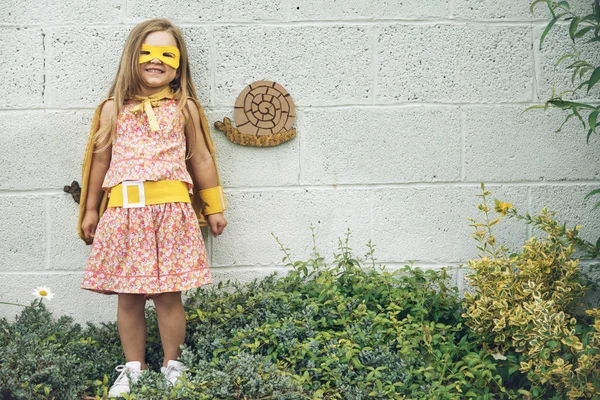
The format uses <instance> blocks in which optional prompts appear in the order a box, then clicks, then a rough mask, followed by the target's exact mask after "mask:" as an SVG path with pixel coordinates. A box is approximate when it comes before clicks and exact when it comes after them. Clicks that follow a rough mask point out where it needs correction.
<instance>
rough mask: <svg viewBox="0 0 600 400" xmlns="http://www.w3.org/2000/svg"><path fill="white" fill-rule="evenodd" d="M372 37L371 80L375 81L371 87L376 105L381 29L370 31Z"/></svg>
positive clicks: (372, 97) (376, 28) (373, 102)
mask: <svg viewBox="0 0 600 400" xmlns="http://www.w3.org/2000/svg"><path fill="white" fill-rule="evenodd" d="M369 33H370V35H371V46H372V48H371V63H372V66H371V68H372V70H371V74H372V75H371V79H372V80H373V82H372V85H371V104H375V103H376V101H377V83H378V79H377V75H378V69H379V68H378V67H379V56H378V51H377V50H378V46H377V43H378V38H379V27H375V28H373V29H372V30H370V32H369Z"/></svg>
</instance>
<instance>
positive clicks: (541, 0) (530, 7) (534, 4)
mask: <svg viewBox="0 0 600 400" xmlns="http://www.w3.org/2000/svg"><path fill="white" fill-rule="evenodd" d="M545 1H546V0H535V1H534V2H533V3H531V6H529V12H530V13H531V14H533V9H534V7H535V6H536V4H538V3H543V2H545Z"/></svg>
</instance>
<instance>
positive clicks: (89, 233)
mask: <svg viewBox="0 0 600 400" xmlns="http://www.w3.org/2000/svg"><path fill="white" fill-rule="evenodd" d="M99 219H100V217H99V216H98V211H96V210H85V214H84V216H83V221H81V230H82V231H83V236H84V238H85V241H86V242H88V243H91V242H92V241H93V240H94V235H95V234H96V226H98V220H99Z"/></svg>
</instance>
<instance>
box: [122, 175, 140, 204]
mask: <svg viewBox="0 0 600 400" xmlns="http://www.w3.org/2000/svg"><path fill="white" fill-rule="evenodd" d="M121 184H122V185H123V187H122V189H123V208H142V207H145V206H146V193H145V192H144V182H143V181H125V182H121ZM130 186H137V188H138V194H139V197H140V200H139V202H137V203H130V202H129V193H128V192H127V188H128V187H130Z"/></svg>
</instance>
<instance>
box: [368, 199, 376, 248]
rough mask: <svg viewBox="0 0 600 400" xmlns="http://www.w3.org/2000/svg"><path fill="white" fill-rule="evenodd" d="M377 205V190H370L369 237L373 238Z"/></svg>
mask: <svg viewBox="0 0 600 400" xmlns="http://www.w3.org/2000/svg"><path fill="white" fill-rule="evenodd" d="M374 206H375V192H374V191H373V190H370V191H369V239H370V240H373V214H374V211H373V207H374Z"/></svg>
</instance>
